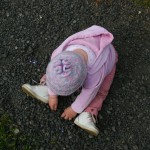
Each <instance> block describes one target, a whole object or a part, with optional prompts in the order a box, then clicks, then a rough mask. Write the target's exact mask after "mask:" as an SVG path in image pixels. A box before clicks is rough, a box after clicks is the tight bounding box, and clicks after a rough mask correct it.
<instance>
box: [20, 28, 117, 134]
mask: <svg viewBox="0 0 150 150" xmlns="http://www.w3.org/2000/svg"><path fill="white" fill-rule="evenodd" d="M112 40H113V35H112V34H111V33H110V32H108V31H107V30H106V29H104V28H102V27H100V26H96V25H94V26H92V27H90V28H88V29H86V30H83V31H81V32H78V33H76V34H73V35H72V36H70V37H68V38H67V39H66V40H65V41H64V42H63V43H62V44H61V45H60V46H59V47H58V48H57V49H56V50H54V52H53V54H52V57H51V61H50V62H49V64H48V66H47V69H46V74H45V75H44V76H43V77H42V78H41V80H40V84H41V85H37V86H32V85H29V84H24V85H23V86H22V89H23V91H24V92H25V93H26V94H28V95H30V96H32V97H34V98H37V99H39V100H41V101H43V102H45V103H49V106H50V109H51V110H57V105H58V97H57V96H58V95H62V96H63V95H64V96H66V95H70V94H72V93H73V92H75V91H76V90H77V89H79V88H80V87H82V90H81V93H80V94H79V95H78V96H77V98H76V100H75V101H74V102H73V103H72V104H71V106H69V107H68V108H66V109H65V110H64V112H63V113H62V115H61V117H63V118H64V119H66V120H71V119H73V118H74V117H76V115H77V114H78V116H77V117H76V118H75V120H74V123H75V124H76V125H77V126H79V127H81V128H83V129H84V130H86V131H88V132H89V133H90V134H92V135H95V136H97V135H98V134H99V130H98V128H97V127H96V118H97V115H98V111H100V109H101V107H102V103H103V101H104V100H105V98H106V96H107V94H108V91H109V89H110V86H111V84H112V81H113V78H114V74H115V70H116V62H117V53H116V51H115V49H114V47H113V46H112V44H111V42H112Z"/></svg>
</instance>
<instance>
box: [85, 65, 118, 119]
mask: <svg viewBox="0 0 150 150" xmlns="http://www.w3.org/2000/svg"><path fill="white" fill-rule="evenodd" d="M115 71H116V65H115V66H114V68H113V69H112V71H111V72H110V73H109V74H108V75H107V76H106V77H105V79H104V81H103V83H102V85H101V87H100V89H99V91H98V93H97V95H96V97H95V98H94V99H93V101H92V102H91V103H90V104H89V106H88V107H87V108H86V109H85V110H84V111H85V112H90V113H91V114H93V115H95V116H97V115H98V111H99V110H100V109H101V107H102V104H103V101H104V100H105V99H106V96H107V95H108V91H109V89H110V86H111V84H112V82H113V78H114V75H115Z"/></svg>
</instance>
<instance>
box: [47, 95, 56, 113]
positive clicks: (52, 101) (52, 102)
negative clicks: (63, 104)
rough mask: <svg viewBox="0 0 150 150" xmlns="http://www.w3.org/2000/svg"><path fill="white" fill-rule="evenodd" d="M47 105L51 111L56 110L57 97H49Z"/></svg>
mask: <svg viewBox="0 0 150 150" xmlns="http://www.w3.org/2000/svg"><path fill="white" fill-rule="evenodd" d="M48 104H49V107H50V109H51V110H57V105H58V97H57V96H50V97H49V102H48Z"/></svg>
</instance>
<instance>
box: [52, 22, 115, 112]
mask: <svg viewBox="0 0 150 150" xmlns="http://www.w3.org/2000/svg"><path fill="white" fill-rule="evenodd" d="M112 40H113V35H112V34H111V33H110V32H108V31H107V30H106V29H104V28H103V27H100V26H96V25H94V26H92V27H90V28H88V29H86V30H83V31H80V32H78V33H75V34H73V35H72V36H70V37H68V38H67V39H66V40H65V41H64V42H63V43H62V44H61V45H60V46H59V47H58V48H57V49H56V50H54V52H53V53H52V56H51V59H53V58H54V57H55V56H56V55H58V54H59V53H61V52H62V51H65V49H66V48H67V47H68V46H70V45H76V44H77V45H83V46H86V47H88V48H90V49H91V50H93V51H94V52H95V54H96V58H95V60H94V61H93V63H92V64H90V66H88V74H87V77H86V80H85V82H84V84H83V87H82V91H81V93H80V94H79V95H78V96H77V98H76V100H75V101H74V102H73V103H72V105H71V107H72V109H73V110H74V111H75V112H77V113H81V112H82V111H83V110H84V109H85V108H86V107H87V106H88V105H89V104H90V103H91V101H92V100H93V99H94V97H95V96H96V94H97V92H98V90H99V88H100V86H101V84H102V82H103V80H104V78H105V77H106V76H107V75H108V74H109V73H110V72H111V70H112V68H113V67H114V65H115V63H116V55H117V53H116V51H115V49H114V47H113V46H112V44H111V42H112Z"/></svg>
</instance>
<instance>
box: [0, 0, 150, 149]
mask: <svg viewBox="0 0 150 150" xmlns="http://www.w3.org/2000/svg"><path fill="white" fill-rule="evenodd" d="M149 16H150V9H149V8H148V7H144V6H140V5H137V4H136V3H132V0H109V1H108V0H103V1H102V2H101V3H100V4H99V6H96V5H95V1H94V0H85V1H79V0H72V1H69V0H61V1H59V0H58V1H54V0H23V1H19V0H1V1H0V89H1V90H0V91H1V92H0V110H1V111H0V112H1V114H2V113H8V114H9V115H10V117H11V119H12V120H13V122H14V124H15V125H16V126H17V127H18V129H19V133H18V136H24V137H25V138H26V140H27V142H26V143H19V142H18V143H17V149H18V150H22V149H23V148H22V147H23V146H24V144H28V145H30V149H33V150H35V149H36V150H51V149H52V150H58V149H60V150H77V149H79V150H150V115H149V114H150V49H149V47H150V44H149V39H150V24H149V20H150V18H149ZM93 24H97V25H100V26H103V27H105V28H106V29H108V30H109V31H110V32H112V33H113V34H114V37H115V39H114V42H113V43H114V46H115V47H116V50H117V51H118V54H119V62H118V65H117V73H116V76H115V79H114V82H113V85H112V87H111V90H110V93H109V95H108V97H107V99H106V101H105V102H104V105H103V108H102V110H101V112H100V115H99V118H98V120H99V121H98V124H97V126H98V128H99V129H100V134H99V136H98V137H92V136H89V135H88V134H87V133H86V132H85V131H83V130H81V129H80V128H78V127H77V126H75V125H74V124H73V121H64V120H62V119H61V118H60V114H61V113H62V111H63V110H64V108H65V107H67V106H69V105H70V104H71V102H72V101H73V100H74V99H75V95H76V94H74V95H72V96H70V97H60V99H59V109H58V111H57V112H51V111H50V109H49V107H48V105H45V104H43V103H41V102H39V101H37V100H35V99H32V98H30V97H27V96H26V95H25V94H24V93H23V92H22V91H21V85H22V84H24V83H27V82H28V83H33V81H32V79H34V80H36V81H39V79H40V77H41V76H42V75H43V74H44V72H45V68H46V64H47V63H48V60H49V55H50V54H51V52H52V51H53V50H54V49H55V48H56V47H57V46H59V45H60V44H61V42H62V41H63V40H65V38H66V37H68V36H69V35H71V34H73V33H75V32H78V31H80V30H82V29H85V28H87V27H90V26H91V25H93Z"/></svg>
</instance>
